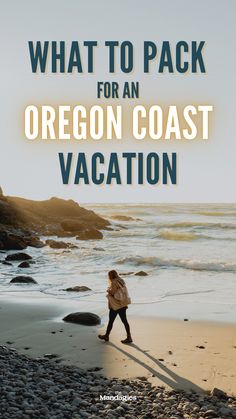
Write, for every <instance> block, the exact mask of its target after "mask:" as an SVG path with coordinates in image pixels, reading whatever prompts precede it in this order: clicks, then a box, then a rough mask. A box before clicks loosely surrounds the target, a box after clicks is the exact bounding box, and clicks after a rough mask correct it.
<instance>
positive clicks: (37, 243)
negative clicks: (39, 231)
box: [24, 236, 46, 249]
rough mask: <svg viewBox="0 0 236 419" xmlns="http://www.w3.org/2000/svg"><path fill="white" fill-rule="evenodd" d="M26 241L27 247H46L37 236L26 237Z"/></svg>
mask: <svg viewBox="0 0 236 419" xmlns="http://www.w3.org/2000/svg"><path fill="white" fill-rule="evenodd" d="M24 241H25V242H26V244H27V246H30V247H36V248H37V249H40V248H41V247H44V246H46V245H45V243H44V242H42V241H41V240H40V238H39V237H37V236H26V237H24Z"/></svg>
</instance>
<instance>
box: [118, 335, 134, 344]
mask: <svg viewBox="0 0 236 419" xmlns="http://www.w3.org/2000/svg"><path fill="white" fill-rule="evenodd" d="M132 342H133V340H132V338H131V335H129V336H127V338H126V339H124V340H122V341H121V343H124V344H127V343H132Z"/></svg>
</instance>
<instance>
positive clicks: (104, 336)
mask: <svg viewBox="0 0 236 419" xmlns="http://www.w3.org/2000/svg"><path fill="white" fill-rule="evenodd" d="M98 338H99V339H101V340H105V342H108V341H109V336H108V335H98Z"/></svg>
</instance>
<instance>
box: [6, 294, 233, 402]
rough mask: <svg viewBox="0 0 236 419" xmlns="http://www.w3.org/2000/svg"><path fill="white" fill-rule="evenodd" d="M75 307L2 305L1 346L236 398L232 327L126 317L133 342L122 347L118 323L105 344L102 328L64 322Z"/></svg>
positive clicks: (106, 372)
mask: <svg viewBox="0 0 236 419" xmlns="http://www.w3.org/2000/svg"><path fill="white" fill-rule="evenodd" d="M73 311H79V307H78V303H77V304H76V303H75V302H69V301H68V302H66V301H61V300H57V301H55V300H51V299H48V298H45V299H44V298H42V299H40V300H39V299H35V300H34V299H31V302H30V303H29V302H28V299H27V300H26V299H25V300H23V299H20V301H17V298H16V299H15V300H9V301H8V300H6V298H4V299H3V297H2V298H1V300H0V319H1V320H0V344H1V345H6V346H8V347H11V348H15V349H17V350H18V351H19V352H20V353H23V354H27V355H28V356H31V357H34V358H35V357H36V358H38V357H40V358H41V357H44V355H46V354H49V355H56V356H57V357H55V360H56V362H61V363H64V364H72V365H76V366H78V367H80V368H83V369H93V368H96V367H97V369H98V370H99V373H102V374H103V375H105V376H107V377H117V378H134V377H140V376H145V377H147V378H148V380H149V381H151V382H152V383H153V384H155V385H163V386H166V387H167V388H175V389H176V388H177V389H178V388H181V389H193V390H196V391H202V390H212V389H213V388H214V387H218V388H220V389H222V390H224V391H225V392H227V393H228V394H233V395H235V394H236V362H235V360H236V328H235V326H234V325H233V324H224V323H209V322H196V321H184V319H183V320H182V321H181V320H170V319H161V318H156V317H138V316H133V315H130V316H129V321H130V325H131V330H132V335H133V340H134V343H133V344H132V345H123V344H122V343H121V342H120V340H121V339H122V338H124V337H125V332H124V328H123V325H122V323H121V321H120V319H119V318H117V320H116V322H115V324H114V328H113V330H112V333H111V336H110V342H109V343H105V342H103V341H100V340H99V339H98V338H97V334H99V333H103V332H104V331H105V325H106V321H107V319H106V318H104V319H103V320H104V323H103V324H102V325H101V326H97V327H95V326H94V327H91V326H90V327H89V326H81V325H75V324H70V323H64V322H63V321H61V319H62V318H63V317H64V315H66V314H68V313H70V312H73Z"/></svg>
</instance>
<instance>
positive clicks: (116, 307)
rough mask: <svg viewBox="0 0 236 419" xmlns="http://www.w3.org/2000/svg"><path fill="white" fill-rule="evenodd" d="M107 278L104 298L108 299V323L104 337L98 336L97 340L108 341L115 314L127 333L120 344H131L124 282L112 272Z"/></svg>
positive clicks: (128, 301)
mask: <svg viewBox="0 0 236 419" xmlns="http://www.w3.org/2000/svg"><path fill="white" fill-rule="evenodd" d="M108 278H109V287H108V289H107V295H106V297H107V299H108V308H109V309H110V311H109V322H108V325H107V330H106V333H105V335H98V337H99V339H102V340H105V341H106V342H108V341H109V335H110V333H111V329H112V326H113V323H114V320H115V318H116V316H117V314H119V316H120V319H121V321H122V323H123V324H124V326H125V330H126V333H127V338H126V339H124V340H122V341H121V342H122V343H132V342H133V341H132V338H131V334H130V327H129V323H128V321H127V318H126V310H127V308H128V304H130V303H131V300H130V297H129V294H128V290H127V288H126V284H125V281H124V280H123V279H122V278H121V277H120V276H119V275H118V273H117V272H116V271H114V270H112V271H110V272H108Z"/></svg>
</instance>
